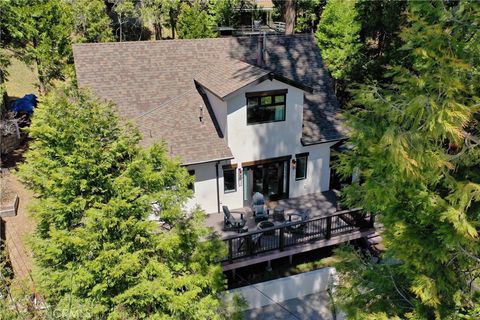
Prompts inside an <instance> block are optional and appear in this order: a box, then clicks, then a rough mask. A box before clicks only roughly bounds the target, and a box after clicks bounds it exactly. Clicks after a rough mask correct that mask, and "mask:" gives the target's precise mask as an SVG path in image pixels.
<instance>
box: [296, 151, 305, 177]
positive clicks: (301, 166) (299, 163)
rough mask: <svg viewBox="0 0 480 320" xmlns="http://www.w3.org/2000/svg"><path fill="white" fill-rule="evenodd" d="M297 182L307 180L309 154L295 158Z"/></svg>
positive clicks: (298, 155)
mask: <svg viewBox="0 0 480 320" xmlns="http://www.w3.org/2000/svg"><path fill="white" fill-rule="evenodd" d="M295 158H296V159H295V160H296V163H295V180H303V179H306V178H307V162H308V153H302V154H297V155H296V156H295Z"/></svg>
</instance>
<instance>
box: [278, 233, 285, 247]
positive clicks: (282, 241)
mask: <svg viewBox="0 0 480 320" xmlns="http://www.w3.org/2000/svg"><path fill="white" fill-rule="evenodd" d="M278 237H279V239H278V243H279V246H280V251H283V248H285V227H282V228H280V232H279V235H278Z"/></svg>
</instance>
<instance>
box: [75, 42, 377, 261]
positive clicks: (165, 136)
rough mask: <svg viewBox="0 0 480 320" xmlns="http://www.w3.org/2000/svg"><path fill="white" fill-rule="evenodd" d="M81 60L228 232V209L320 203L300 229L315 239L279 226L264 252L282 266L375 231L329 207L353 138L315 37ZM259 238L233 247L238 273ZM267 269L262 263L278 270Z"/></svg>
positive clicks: (133, 47)
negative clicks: (336, 159) (339, 148)
mask: <svg viewBox="0 0 480 320" xmlns="http://www.w3.org/2000/svg"><path fill="white" fill-rule="evenodd" d="M73 54H74V59H75V68H76V73H77V79H78V83H79V85H80V86H82V87H88V88H90V89H91V90H92V91H93V92H94V93H95V94H96V95H97V96H99V97H101V98H103V99H106V100H110V101H113V102H114V103H115V104H116V105H117V106H118V112H119V113H120V116H121V118H123V119H125V120H132V121H134V122H135V123H136V124H137V125H138V127H139V128H140V130H141V132H142V133H143V140H142V143H143V145H145V146H148V145H150V144H152V143H154V142H158V141H162V140H163V141H165V142H166V144H167V147H168V152H169V154H170V155H171V156H175V157H179V158H180V159H181V162H182V164H183V166H185V167H186V169H188V170H189V172H190V173H191V175H193V176H194V177H195V182H194V185H193V186H192V187H193V189H194V197H193V198H192V199H191V200H190V202H189V203H188V205H187V206H188V207H190V208H192V207H194V206H197V205H199V206H200V207H201V208H203V209H204V210H205V211H206V212H207V213H211V215H210V216H213V217H217V218H215V219H217V220H218V221H222V219H223V213H221V212H222V207H223V206H227V207H228V208H233V209H235V208H242V207H248V206H249V205H250V204H251V202H252V196H253V194H254V193H256V192H260V193H261V194H263V195H264V196H265V197H266V198H267V200H269V201H271V202H280V201H285V199H287V200H288V199H302V200H301V201H300V202H303V201H304V199H313V200H314V201H313V206H317V208H316V209H318V210H317V214H316V216H317V217H315V218H313V219H310V220H308V221H303V220H302V221H301V223H302V226H303V225H306V224H308V225H307V227H306V228H303V227H302V228H301V229H302V230H307V231H308V235H307V232H305V233H304V234H303V236H299V235H298V234H297V235H289V234H288V232H289V230H290V231H294V230H298V228H293V227H294V226H292V225H290V224H289V223H286V224H283V225H278V226H276V227H275V228H276V229H275V230H273V231H271V232H269V234H270V236H269V237H270V238H271V239H269V240H268V243H267V244H265V246H264V247H262V248H260V249H258V252H267V251H270V252H273V250H277V251H279V252H280V253H278V254H277V255H276V257H277V258H278V257H280V256H285V255H286V254H290V255H291V254H292V253H285V252H284V249H285V248H286V247H288V246H290V247H292V248H293V247H294V246H298V245H302V244H308V243H311V241H312V240H315V241H317V240H318V241H323V242H319V243H318V245H317V246H316V247H315V246H311V245H308V246H304V248H303V249H301V250H304V251H305V250H312V249H314V248H317V247H322V246H327V245H332V244H335V243H339V242H344V241H349V240H352V239H358V238H359V237H363V236H364V235H365V233H362V232H363V231H362V230H363V229H362V228H363V227H365V226H367V227H370V226H371V223H370V224H365V223H364V222H365V221H366V220H365V219H366V216H365V215H363V214H360V215H359V214H358V212H352V211H348V212H346V211H342V212H340V213H339V212H337V207H336V205H335V203H334V201H333V204H332V202H329V201H324V200H325V197H323V193H322V192H325V191H328V190H329V189H330V183H331V181H330V176H331V167H330V159H331V149H332V147H333V146H335V145H336V144H339V143H340V142H341V141H342V140H343V139H345V136H344V132H343V129H342V121H341V119H340V117H339V112H338V107H337V102H336V99H335V95H334V93H333V91H332V87H331V81H330V78H329V75H328V72H327V71H326V69H325V67H324V65H323V63H322V58H321V54H320V50H319V49H318V47H317V44H316V42H315V38H314V37H313V36H311V35H293V36H277V35H268V36H265V35H263V36H261V35H260V36H252V37H229V38H216V39H197V40H170V41H139V42H116V43H91V44H77V45H74V47H73ZM316 195H320V196H319V197H317V196H316ZM322 201H323V202H322ZM297 203H298V202H297ZM322 203H327V204H328V208H327V209H325V210H324V209H323V208H320V207H321V206H322V205H323V204H322ZM371 221H373V220H371ZM253 223H254V222H253V220H252V224H251V226H253V227H254V228H255V229H256V228H257V227H258V226H256V225H255V224H253ZM271 225H272V224H270V226H271ZM255 229H253V234H245V235H238V234H237V235H233V238H225V239H224V240H225V241H226V242H228V247H229V258H228V260H229V261H230V262H232V261H233V260H235V259H238V260H237V261H240V259H242V258H248V257H250V256H251V255H252V254H255V252H257V251H255V250H256V249H254V247H253V246H251V245H247V246H246V245H244V243H245V241H247V240H248V241H250V243H251V242H252V241H251V240H253V239H257V240H258V239H259V237H258V236H259V234H258V232H259V231H255ZM242 231H249V230H247V229H245V230H242ZM255 232H257V233H255ZM260 232H261V231H260ZM334 236H336V237H337V238H336V239H334ZM257 242H258V241H257ZM245 248H248V250H245ZM296 252H301V251H299V250H297V251H296ZM262 259H264V260H258V259H257V260H255V261H256V262H257V263H258V261H270V260H268V259H270V258H269V257H267V258H262ZM252 261H253V260H252ZM255 261H253V262H252V263H254V262H255ZM237 265H238V264H237ZM228 268H235V265H234V264H231V265H230V266H228ZM224 270H227V269H225V268H224Z"/></svg>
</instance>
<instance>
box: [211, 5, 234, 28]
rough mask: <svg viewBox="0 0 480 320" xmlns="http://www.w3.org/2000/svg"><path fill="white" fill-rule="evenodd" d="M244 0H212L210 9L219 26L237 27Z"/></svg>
mask: <svg viewBox="0 0 480 320" xmlns="http://www.w3.org/2000/svg"><path fill="white" fill-rule="evenodd" d="M241 2H242V0H215V1H211V2H210V3H209V4H210V7H209V10H210V12H211V13H212V15H213V17H214V20H215V23H216V25H217V26H228V27H235V26H237V25H238V24H239V23H240V11H239V10H238V9H239V8H240V5H241Z"/></svg>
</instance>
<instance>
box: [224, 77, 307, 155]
mask: <svg viewBox="0 0 480 320" xmlns="http://www.w3.org/2000/svg"><path fill="white" fill-rule="evenodd" d="M279 89H287V90H288V93H287V104H286V112H285V121H278V122H270V123H261V124H253V125H247V108H246V102H247V99H246V97H245V93H246V92H257V91H271V90H279ZM227 103H228V119H227V124H228V125H227V126H228V136H229V140H228V145H229V147H230V150H232V153H233V156H234V157H235V161H237V162H238V163H242V162H246V161H253V160H262V159H269V158H274V157H279V156H284V155H288V154H292V153H294V152H295V150H297V147H298V146H299V145H300V137H301V134H302V121H303V91H302V90H300V89H298V88H295V87H292V86H290V85H287V84H285V83H282V82H279V81H277V80H273V81H270V80H266V81H263V82H262V83H260V84H258V85H256V86H251V87H248V88H246V89H243V90H239V91H238V92H237V94H236V95H235V96H233V97H231V98H230V99H229V100H228V101H227Z"/></svg>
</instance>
